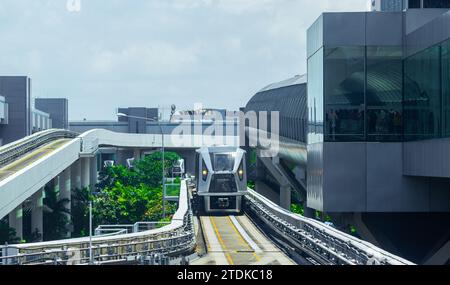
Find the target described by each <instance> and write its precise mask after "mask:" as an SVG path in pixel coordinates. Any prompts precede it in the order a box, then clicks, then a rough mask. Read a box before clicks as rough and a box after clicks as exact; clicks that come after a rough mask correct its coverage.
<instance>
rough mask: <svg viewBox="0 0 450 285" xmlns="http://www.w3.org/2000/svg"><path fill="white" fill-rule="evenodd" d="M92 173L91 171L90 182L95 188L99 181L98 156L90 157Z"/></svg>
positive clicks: (92, 187)
mask: <svg viewBox="0 0 450 285" xmlns="http://www.w3.org/2000/svg"><path fill="white" fill-rule="evenodd" d="M89 165H90V169H89V171H90V173H89V177H90V179H89V180H90V181H89V184H90V185H91V189H95V185H96V184H97V182H98V172H97V156H94V157H91V158H90V162H89Z"/></svg>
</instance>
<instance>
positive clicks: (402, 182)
mask: <svg viewBox="0 0 450 285" xmlns="http://www.w3.org/2000/svg"><path fill="white" fill-rule="evenodd" d="M402 156H403V154H402V144H401V143H382V144H380V143H367V212H422V211H429V189H428V187H427V185H426V184H422V183H421V182H420V181H417V182H414V181H408V177H404V176H403V173H402V172H403V171H402V168H403V165H402V164H403V163H402Z"/></svg>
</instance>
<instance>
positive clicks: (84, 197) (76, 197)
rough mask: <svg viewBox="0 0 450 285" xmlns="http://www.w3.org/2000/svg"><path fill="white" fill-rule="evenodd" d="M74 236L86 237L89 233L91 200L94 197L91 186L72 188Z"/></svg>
mask: <svg viewBox="0 0 450 285" xmlns="http://www.w3.org/2000/svg"><path fill="white" fill-rule="evenodd" d="M71 199H72V209H71V215H72V221H73V232H72V236H73V237H84V236H87V235H88V234H89V208H88V205H89V201H90V200H91V199H92V197H91V192H90V190H89V188H83V189H78V188H77V189H73V190H72V197H71Z"/></svg>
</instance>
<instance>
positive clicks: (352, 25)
mask: <svg viewBox="0 0 450 285" xmlns="http://www.w3.org/2000/svg"><path fill="white" fill-rule="evenodd" d="M423 2H425V4H426V2H427V1H423ZM441 2H442V1H441ZM444 2H445V1H444ZM447 2H448V1H447ZM423 4H424V3H422V5H423ZM444 4H445V3H444ZM447 4H450V3H447ZM422 7H423V6H422ZM307 38H308V40H307V42H308V47H307V57H308V60H307V62H308V107H309V114H308V117H309V121H310V123H311V124H310V126H311V127H310V128H309V130H308V147H307V153H308V166H307V182H308V183H307V201H308V206H309V207H312V208H314V209H317V210H320V211H324V212H328V213H335V215H336V216H341V217H344V216H346V215H347V214H346V213H359V219H360V221H362V224H364V225H365V227H366V229H367V230H368V231H371V230H373V232H372V235H373V237H372V238H373V239H374V240H380V239H383V238H386V237H381V236H376V234H374V233H375V232H377V229H378V232H384V233H386V232H388V230H387V229H386V227H391V228H396V229H397V231H405V232H406V231H412V230H413V229H411V228H412V227H414V228H415V229H414V230H418V229H420V228H421V227H422V228H423V229H424V228H427V229H431V228H433V223H436V225H435V228H436V229H437V228H439V229H441V231H439V233H438V232H436V233H435V235H436V236H438V237H439V238H442V237H445V236H447V235H448V234H449V232H448V225H446V226H443V225H442V221H443V220H444V221H445V220H446V221H447V223H448V221H449V219H448V217H449V216H448V213H449V212H450V190H449V189H450V139H449V138H450V12H449V11H448V9H407V10H405V11H402V12H375V13H371V12H369V13H365V12H362V13H324V14H322V15H321V16H320V17H319V18H318V19H317V20H316V22H315V23H314V24H313V25H312V26H311V27H310V28H309V29H308V33H307ZM386 213H389V214H390V216H386V218H388V217H389V218H388V219H389V222H386V223H384V224H383V225H381V224H380V223H379V222H378V224H375V223H377V222H376V220H378V221H379V219H372V217H378V218H379V217H380V216H381V215H383V214H386ZM444 213H446V214H444ZM433 215H435V218H433ZM442 215H444V216H445V217H447V218H444V219H443V218H442ZM446 215H447V216H446ZM425 217H426V218H425ZM438 223H440V224H438ZM425 226H426V227H425ZM442 228H445V229H442ZM398 236H399V235H398V234H397V237H398ZM427 238H428V237H427ZM444 240H445V239H444ZM435 242H438V239H436V240H435ZM418 247H420V245H419V246H418ZM406 251H407V250H405V252H406ZM413 259H414V258H413Z"/></svg>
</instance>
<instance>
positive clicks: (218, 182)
mask: <svg viewBox="0 0 450 285" xmlns="http://www.w3.org/2000/svg"><path fill="white" fill-rule="evenodd" d="M237 191H238V190H237V185H236V179H235V177H234V175H232V174H226V175H220V174H215V175H213V177H212V181H211V187H210V192H211V193H234V192H237Z"/></svg>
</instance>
